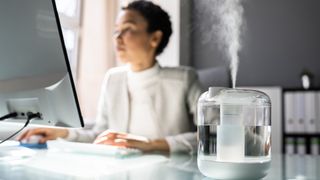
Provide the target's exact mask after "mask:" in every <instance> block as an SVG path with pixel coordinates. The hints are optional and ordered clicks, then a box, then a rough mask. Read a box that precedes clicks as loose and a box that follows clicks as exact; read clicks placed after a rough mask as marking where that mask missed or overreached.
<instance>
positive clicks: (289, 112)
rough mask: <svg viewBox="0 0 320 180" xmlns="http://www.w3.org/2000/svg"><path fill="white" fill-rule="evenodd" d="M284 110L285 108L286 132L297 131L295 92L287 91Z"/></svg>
mask: <svg viewBox="0 0 320 180" xmlns="http://www.w3.org/2000/svg"><path fill="white" fill-rule="evenodd" d="M284 110H285V123H284V128H285V132H286V133H293V132H295V123H294V122H295V120H294V114H295V113H294V93H293V92H285V94H284Z"/></svg>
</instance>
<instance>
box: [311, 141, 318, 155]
mask: <svg viewBox="0 0 320 180" xmlns="http://www.w3.org/2000/svg"><path fill="white" fill-rule="evenodd" d="M310 146H311V147H310V151H311V152H310V153H311V154H312V155H319V154H320V152H319V148H320V139H319V138H315V137H314V138H311V140H310Z"/></svg>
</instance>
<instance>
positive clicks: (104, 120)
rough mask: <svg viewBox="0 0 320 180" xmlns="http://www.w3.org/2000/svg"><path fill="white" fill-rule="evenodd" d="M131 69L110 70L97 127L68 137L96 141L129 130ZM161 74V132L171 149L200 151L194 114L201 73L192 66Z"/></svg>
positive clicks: (157, 103)
mask: <svg viewBox="0 0 320 180" xmlns="http://www.w3.org/2000/svg"><path fill="white" fill-rule="evenodd" d="M127 72H128V71H127V67H117V68H112V69H111V70H109V71H108V72H107V74H106V76H105V80H104V82H103V86H102V91H101V96H100V102H99V106H98V114H97V119H96V124H95V126H94V128H93V129H92V130H83V129H81V130H79V129H77V130H75V129H73V130H69V136H68V138H67V139H68V140H74V141H80V142H92V141H93V140H94V139H95V137H96V136H97V135H98V134H99V133H101V132H103V131H104V130H107V129H112V130H116V131H120V132H128V130H129V122H128V121H129V114H130V113H129V110H130V108H129V105H130V104H129V103H130V102H129V94H128V88H127ZM159 76H160V78H159V79H160V83H158V84H159V85H158V86H159V87H157V93H156V97H155V98H154V102H153V104H154V109H155V111H154V112H155V117H157V122H158V127H159V132H160V134H161V135H162V136H163V138H165V139H166V140H167V142H168V144H169V147H170V151H171V152H177V151H188V152H196V149H197V137H196V133H195V132H194V131H195V129H194V127H195V126H194V125H195V123H196V121H193V120H192V118H191V116H190V115H194V117H195V116H196V115H195V113H196V106H197V100H198V98H199V96H200V94H201V88H200V83H199V80H198V76H197V74H196V72H195V71H194V70H193V69H191V68H189V67H172V68H171V67H170V68H169V67H160V71H159ZM193 119H195V118H193ZM192 131H193V132H192Z"/></svg>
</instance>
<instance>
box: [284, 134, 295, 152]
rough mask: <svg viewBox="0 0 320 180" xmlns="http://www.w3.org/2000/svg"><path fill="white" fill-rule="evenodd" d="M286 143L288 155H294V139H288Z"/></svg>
mask: <svg viewBox="0 0 320 180" xmlns="http://www.w3.org/2000/svg"><path fill="white" fill-rule="evenodd" d="M285 143H286V146H285V147H286V154H294V138H292V137H287V138H286V141H285Z"/></svg>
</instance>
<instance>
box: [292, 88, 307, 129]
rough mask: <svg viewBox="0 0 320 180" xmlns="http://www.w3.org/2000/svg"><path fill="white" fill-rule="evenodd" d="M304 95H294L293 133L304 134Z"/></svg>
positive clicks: (298, 93)
mask: <svg viewBox="0 0 320 180" xmlns="http://www.w3.org/2000/svg"><path fill="white" fill-rule="evenodd" d="M304 96H305V94H304V92H296V93H295V94H294V107H295V108H294V110H295V111H294V120H295V121H294V124H295V132H297V133H304V132H305V118H306V116H305V114H306V112H305V107H304V106H305V97H304Z"/></svg>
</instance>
